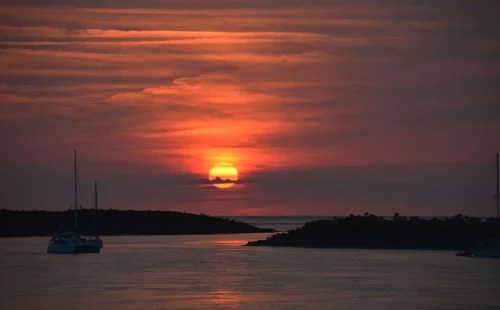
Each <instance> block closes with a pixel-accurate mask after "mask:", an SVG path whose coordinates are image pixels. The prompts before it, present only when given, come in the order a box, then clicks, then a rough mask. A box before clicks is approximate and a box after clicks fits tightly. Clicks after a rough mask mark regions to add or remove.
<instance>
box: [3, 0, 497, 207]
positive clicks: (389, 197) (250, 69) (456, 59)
mask: <svg viewBox="0 0 500 310" xmlns="http://www.w3.org/2000/svg"><path fill="white" fill-rule="evenodd" d="M0 8H1V10H0V70H1V72H2V73H1V75H0V97H1V100H0V135H1V142H0V147H2V149H4V150H7V151H6V152H3V153H2V163H1V164H0V171H5V176H6V177H7V178H13V176H16V175H17V176H18V177H14V178H15V179H16V182H17V183H15V184H24V185H23V186H22V188H23V189H24V192H23V193H25V194H23V195H25V196H30V197H36V196H37V195H42V196H43V195H44V194H43V193H41V191H38V190H36V191H35V190H32V192H29V190H28V189H29V188H31V187H30V185H29V184H28V183H29V182H28V181H26V180H23V178H24V177H22V176H26V175H28V174H29V173H30V172H31V171H32V170H33V169H34V167H39V166H40V167H42V166H43V167H48V168H51V169H54V170H51V169H48V168H47V170H43V171H42V170H40V171H41V172H40V175H43V178H42V177H41V176H40V179H37V180H42V179H46V180H56V179H58V178H59V176H58V173H60V171H61V170H60V169H62V168H61V167H59V166H58V164H59V163H60V162H63V161H64V160H66V158H67V156H68V155H67V150H71V149H73V148H74V147H76V148H78V149H79V150H81V152H82V153H83V154H82V157H83V158H85V160H87V161H88V162H91V163H92V165H90V164H89V166H88V167H87V169H94V168H92V167H99V169H97V168H95V169H97V170H100V171H102V175H100V176H99V177H100V178H102V179H104V180H107V181H109V182H110V183H113V184H117V186H118V184H119V186H118V187H119V188H120V189H121V190H122V191H125V192H127V195H126V196H127V197H126V198H127V199H128V200H126V199H125V198H121V197H120V195H119V191H118V190H116V191H115V190H113V194H112V196H110V197H111V198H112V199H111V198H110V200H109V203H112V201H113V199H116V201H117V202H116V204H114V203H113V205H115V206H119V205H120V204H123V205H127V206H130V207H133V206H134V205H137V206H141V207H148V206H151V207H155V208H156V207H163V206H164V202H165V201H167V200H168V201H169V202H170V203H171V204H170V205H169V207H172V208H174V207H178V208H180V209H182V208H186V209H187V210H193V211H196V210H197V208H208V209H206V210H208V212H206V213H210V209H209V208H213V210H214V211H213V212H219V213H227V212H229V211H230V210H231V208H237V209H238V210H234V211H235V212H246V211H244V210H261V208H262V205H266V208H269V210H270V211H269V212H270V213H272V212H286V210H287V206H288V205H290V206H294V207H293V208H292V207H291V208H292V209H293V210H295V211H294V212H299V213H300V212H301V211H300V210H299V207H296V205H298V203H299V202H300V203H301V204H302V205H305V204H308V203H310V204H311V205H314V206H316V207H314V208H316V209H314V208H311V209H309V208H308V210H317V211H318V212H326V213H328V212H327V211H328V210H330V211H331V212H333V211H335V210H337V211H338V210H343V211H346V212H347V211H348V208H347V207H345V206H347V205H349V206H352V207H353V208H359V210H361V209H363V208H364V209H363V212H364V211H367V208H368V207H369V205H370V201H373V202H374V204H375V205H376V207H375V208H379V210H389V209H387V208H385V207H384V206H385V205H391V208H392V206H396V205H399V204H405V205H406V206H408V208H409V210H408V212H406V211H404V210H401V211H404V213H414V214H415V213H419V212H418V211H420V210H427V209H419V208H421V207H422V208H423V206H427V205H428V206H431V205H432V206H438V205H440V204H441V205H442V206H443V207H442V208H443V209H442V210H449V211H452V210H451V209H449V208H448V206H450V205H453V204H454V203H458V202H457V200H455V198H454V197H452V191H453V190H462V189H463V188H462V187H460V186H459V185H457V184H451V183H450V182H452V181H451V179H446V178H445V177H444V176H441V175H440V173H441V172H442V173H443V174H446V175H447V176H453V175H455V176H456V175H459V179H460V180H462V181H463V182H465V183H467V178H466V177H465V176H463V175H461V174H460V171H461V167H459V166H447V165H446V163H450V162H452V163H455V164H458V163H460V164H463V165H471V166H470V167H476V166H474V165H481V164H484V165H486V164H487V163H489V161H490V155H491V154H493V153H494V152H496V151H497V149H498V148H499V147H500V145H499V144H498V143H499V142H498V139H496V136H495V134H494V133H496V132H498V131H499V130H500V128H499V125H498V122H497V121H496V120H497V119H498V115H499V113H500V111H499V110H498V108H497V106H498V104H497V99H498V97H499V95H500V93H499V90H498V87H497V86H498V82H499V80H500V57H499V55H500V45H499V44H498V42H497V41H496V38H497V37H498V36H499V34H500V33H499V30H498V29H500V27H498V24H499V22H498V18H497V16H496V14H495V13H496V12H497V11H498V9H497V8H498V3H497V2H496V1H481V3H474V4H471V3H470V2H469V1H451V0H445V1H438V2H437V1H427V0H425V1H410V0H404V1H396V0H383V1H377V2H374V1H368V0H357V1H343V0H342V1H340V0H338V1H333V2H332V1H326V0H318V1H312V2H311V1H309V2H307V3H306V2H304V1H296V0H287V1H284V0H278V1H260V0H259V1H251V2H249V1H218V0H216V1H211V2H206V1H200V0H190V1H166V2H159V1H153V0H145V1H132V0H123V1H122V0H120V1H114V0H112V1H86V2H85V3H83V2H81V1H73V0H71V1H55V0H53V1H44V2H43V3H42V2H40V1H23V2H21V3H20V2H13V1H3V2H2V4H1V5H0ZM124 20H126V21H127V22H126V25H124V22H123V21H124ZM228 25H230V27H228ZM219 161H229V162H232V163H233V164H235V166H236V167H238V170H239V171H240V172H241V175H242V180H244V181H242V182H243V183H245V182H248V183H246V184H243V183H240V184H237V185H238V186H235V187H234V188H232V189H231V194H229V192H226V194H224V193H223V192H221V191H217V190H214V191H202V192H198V191H197V189H198V188H199V187H200V186H197V185H202V184H191V185H192V186H191V185H189V184H187V183H189V182H190V180H196V179H200V178H205V177H206V174H207V171H208V170H209V169H210V167H212V166H213V164H215V163H217V162H219ZM412 165H423V166H421V167H423V168H422V169H423V170H425V171H427V172H426V173H424V174H423V175H422V179H418V180H417V181H411V182H410V183H411V186H412V189H408V188H406V187H405V185H401V184H400V183H397V182H396V183H394V184H393V183H391V182H385V181H383V180H382V181H381V180H370V181H369V182H367V181H366V180H365V177H366V175H370V174H371V173H377V174H381V173H384V171H386V172H387V173H389V172H391V171H392V172H391V173H393V174H394V175H397V176H398V178H399V176H404V177H405V178H406V177H408V176H411V175H412V174H415V175H419V173H420V171H419V169H416V168H415V169H413V168H404V169H403V168H401V166H405V167H406V166H408V167H409V166H411V167H414V166H412ZM426 165H428V166H426ZM433 165H437V166H433ZM439 165H443V166H439ZM360 167H362V168H360ZM439 167H441V168H439ZM443 167H445V168H443ZM481 167H482V166H481ZM379 168H380V169H381V170H376V169H379ZM476 168H477V169H483V168H480V167H479V166H478V167H476ZM58 169H59V170H58ZM318 169H323V170H325V174H326V172H328V173H327V174H328V175H322V174H321V173H320V172H318ZM363 169H365V170H363ZM370 169H375V170H370ZM405 169H407V170H405ZM412 169H413V170H412ZM440 169H441V170H440ZM443 169H444V170H443ZM468 169H469V168H468ZM129 170H130V171H132V172H133V173H132V172H130V174H129V177H130V178H131V179H128V180H123V179H120V177H123V174H127V173H126V172H127V171H129ZM13 171H16V173H17V174H16V173H14V174H12V173H13ZM57 171H59V172H57ZM290 171H295V172H293V173H297V177H294V176H293V173H292V172H290ZM297 171H298V172H297ZM436 171H437V172H436ZM467 171H469V172H470V173H472V174H474V172H473V168H470V170H467ZM481 171H483V170H481ZM116 174H120V177H117V176H116ZM164 175H169V176H172V175H175V176H176V177H175V178H174V179H175V180H174V179H170V178H169V179H168V180H167V181H165V180H164V179H162V176H164ZM176 178H177V179H176ZM290 178H292V180H289V179H290ZM427 178H428V179H429V180H431V181H429V182H427V181H424V179H427ZM172 180H174V181H172ZM318 180H319V181H320V182H319V183H320V184H317V182H318ZM342 180H345V182H344V183H342V182H341V181H342ZM434 180H440V181H439V182H441V183H439V182H438V183H433V182H434ZM250 181H252V182H250ZM26 182H27V183H26ZM164 182H167V183H168V186H173V187H176V186H179V187H182V190H179V192H178V193H177V192H175V190H174V191H170V190H166V192H168V194H167V193H164V192H163V191H164V190H165V187H166V186H167V184H166V183H164ZM172 182H173V183H172ZM176 182H177V183H176ZM436 182H437V181H436ZM446 182H448V183H446ZM42 183H43V182H42ZM185 183H186V184H185ZM403 183H404V182H403ZM469 183H470V182H469ZM47 184H52V185H55V184H59V183H57V182H56V181H53V183H51V182H49V181H47ZM173 184H174V185H173ZM181 184H185V185H186V186H184V185H182V186H181ZM325 184H335V185H332V186H333V187H332V188H330V187H328V186H326V185H325ZM342 184H344V186H345V188H344V187H342V186H343V185H342ZM429 184H431V185H432V186H431V185H429ZM450 184H451V185H450ZM469 185H470V187H471V188H472V189H471V191H472V192H475V193H478V192H479V191H480V190H481V189H480V188H481V187H482V186H485V184H483V183H481V184H480V183H477V185H474V184H469ZM392 186H394V188H395V190H396V191H398V192H397V193H394V194H392V192H391V191H390V190H388V189H389V188H391V187H392ZM14 187H15V186H14ZM201 187H203V186H201ZM372 187H373V188H376V189H377V191H375V190H373V191H372V190H369V188H372ZM0 188H1V187H0ZM9 188H10V187H9ZM271 188H276V192H272V191H269V190H266V189H271ZM343 188H344V189H346V191H345V192H341V190H342V189H343ZM355 188H356V189H358V188H362V189H363V190H362V191H361V193H362V194H363V195H361V196H360V195H359V192H357V191H356V190H354V189H355ZM438 188H441V189H443V190H442V191H438ZM287 190H291V191H292V192H293V195H290V198H288V196H287V195H288V194H287V193H286V191H287ZM1 191H2V192H1V193H0V197H3V199H4V201H2V204H4V203H5V204H10V203H13V202H16V201H17V202H16V206H22V205H26V204H28V203H33V202H32V201H31V202H30V201H28V200H26V199H25V198H23V197H24V196H22V195H21V194H20V192H18V193H17V194H15V195H14V194H10V192H9V191H10V189H9V191H7V190H6V189H2V190H1ZM47 192H51V193H52V192H53V191H51V190H49V189H47ZM333 192H335V193H337V195H336V196H335V195H332V194H331V193H333ZM425 192H427V193H430V194H429V195H428V196H427V197H428V199H427V198H425V197H423V196H419V195H424V193H425ZM405 195H407V196H412V197H413V196H415V198H414V199H413V201H415V203H412V202H411V201H408V200H405V199H404V198H405V197H404V196H405ZM43 197H46V200H44V203H43V206H44V207H50V206H51V205H54V204H55V203H56V198H60V197H58V196H57V194H55V193H53V194H50V195H47V196H43ZM471 197H475V198H477V197H476V196H474V195H471V196H469V198H464V199H465V200H464V201H467V202H471V201H472V199H473V198H471ZM365 198H366V199H365ZM424 198H425V199H424ZM202 202H203V203H204V202H206V203H207V204H206V205H204V204H203V203H202ZM229 202H231V203H229ZM236 202H237V203H236ZM295 202H296V203H295ZM332 202H335V205H334V206H332ZM375 202H376V203H375ZM202 205H203V206H202ZM235 205H237V207H234V206H235ZM462 206H463V208H465V209H464V210H465V211H466V210H467V209H466V207H465V202H464V203H463V204H461V207H462ZM295 208H297V209H295ZM206 210H204V212H205V211H206ZM273 210H274V211H273ZM391 210H392V209H391ZM412 210H413V211H414V212H412ZM468 210H470V211H471V212H472V211H474V210H473V209H472V208H470V209H468ZM368 211H372V210H368ZM398 211H400V210H398ZM483 211H484V212H486V211H485V210H482V211H481V212H483ZM249 212H250V211H249ZM436 212H437V211H436ZM478 212H479V211H478ZM375 213H376V212H375ZM464 213H469V212H464Z"/></svg>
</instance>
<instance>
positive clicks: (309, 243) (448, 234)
mask: <svg viewBox="0 0 500 310" xmlns="http://www.w3.org/2000/svg"><path fill="white" fill-rule="evenodd" d="M499 234H500V220H498V219H495V218H489V219H486V220H482V219H480V218H475V217H468V216H464V215H462V214H459V215H455V216H453V217H449V218H444V219H438V218H433V219H422V218H417V217H413V216H412V217H405V216H401V215H399V214H398V213H396V214H395V215H394V216H393V217H392V219H387V218H384V217H379V216H376V215H373V214H369V213H365V214H364V215H362V216H359V215H358V216H356V215H350V216H348V217H342V218H340V217H333V218H332V219H329V220H318V221H312V222H308V223H306V224H305V225H304V226H302V227H300V228H297V229H294V230H291V231H288V232H283V233H278V234H273V235H271V236H269V237H268V238H267V239H265V240H257V241H250V242H248V243H247V244H246V245H247V246H276V247H309V248H373V249H440V250H463V249H467V248H470V247H472V246H474V245H475V244H476V243H477V242H479V241H484V240H488V239H491V238H495V237H499Z"/></svg>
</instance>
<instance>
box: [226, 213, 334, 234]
mask: <svg viewBox="0 0 500 310" xmlns="http://www.w3.org/2000/svg"><path fill="white" fill-rule="evenodd" d="M227 218H230V219H233V220H235V221H241V222H245V223H248V224H251V225H254V226H257V227H261V228H272V229H276V230H278V231H287V230H292V229H295V228H298V227H301V226H302V225H304V224H305V223H307V222H311V221H316V220H321V219H331V218H332V217H331V216H228V217H227Z"/></svg>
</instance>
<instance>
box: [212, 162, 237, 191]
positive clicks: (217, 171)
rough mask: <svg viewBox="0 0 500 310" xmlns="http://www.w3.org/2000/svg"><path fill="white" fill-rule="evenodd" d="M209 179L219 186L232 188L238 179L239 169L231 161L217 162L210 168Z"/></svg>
mask: <svg viewBox="0 0 500 310" xmlns="http://www.w3.org/2000/svg"><path fill="white" fill-rule="evenodd" d="M208 179H209V180H210V182H212V185H213V186H215V187H217V188H230V187H232V186H233V185H234V182H235V181H237V180H238V170H237V169H236V167H234V166H233V165H232V164H230V163H217V164H215V165H214V166H213V167H212V168H211V169H210V172H209V173H208Z"/></svg>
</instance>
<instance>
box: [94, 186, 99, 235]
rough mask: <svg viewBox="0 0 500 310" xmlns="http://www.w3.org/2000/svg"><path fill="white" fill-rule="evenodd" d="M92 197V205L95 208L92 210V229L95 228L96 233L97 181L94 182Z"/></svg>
mask: <svg viewBox="0 0 500 310" xmlns="http://www.w3.org/2000/svg"><path fill="white" fill-rule="evenodd" d="M94 198H95V201H94V206H95V210H94V229H95V233H96V234H97V233H98V232H97V182H94Z"/></svg>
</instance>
